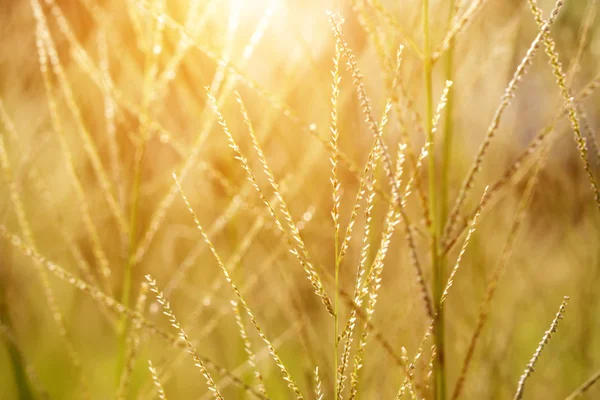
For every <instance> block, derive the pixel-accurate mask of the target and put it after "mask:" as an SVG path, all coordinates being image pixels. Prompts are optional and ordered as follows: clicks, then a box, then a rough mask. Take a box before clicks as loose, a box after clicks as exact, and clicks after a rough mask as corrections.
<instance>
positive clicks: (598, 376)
mask: <svg viewBox="0 0 600 400" xmlns="http://www.w3.org/2000/svg"><path fill="white" fill-rule="evenodd" d="M597 382H600V371H598V372H596V373H595V374H593V375H592V376H590V378H589V379H588V380H587V381H585V382H584V383H583V384H582V385H581V386H579V387H578V388H577V389H575V390H574V391H573V393H571V394H570V395H569V396H567V398H566V399H565V400H574V399H577V398H579V397H581V396H583V395H584V394H585V392H587V391H588V390H589V389H590V388H591V387H592V386H593V385H594V384H595V383H597Z"/></svg>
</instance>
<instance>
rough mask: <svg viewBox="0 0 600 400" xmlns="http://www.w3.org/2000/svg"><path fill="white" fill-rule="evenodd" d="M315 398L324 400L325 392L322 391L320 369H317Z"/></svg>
mask: <svg viewBox="0 0 600 400" xmlns="http://www.w3.org/2000/svg"><path fill="white" fill-rule="evenodd" d="M315 398H316V400H323V392H322V391H321V377H320V376H319V367H315Z"/></svg>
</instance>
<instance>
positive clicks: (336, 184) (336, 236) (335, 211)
mask: <svg viewBox="0 0 600 400" xmlns="http://www.w3.org/2000/svg"><path fill="white" fill-rule="evenodd" d="M340 58H341V51H340V46H339V44H338V43H336V45H335V57H334V58H333V71H332V72H331V75H332V77H333V83H332V85H331V90H332V93H331V128H330V130H331V148H332V149H333V151H332V152H331V158H330V160H331V178H330V180H331V186H332V197H333V206H332V210H331V218H332V219H333V230H334V233H333V241H334V244H333V248H334V252H333V254H334V257H335V260H334V271H335V272H334V274H335V294H334V300H333V307H334V315H333V376H334V377H335V378H334V399H336V400H338V399H339V400H341V393H340V390H339V382H341V378H340V376H339V373H338V359H339V350H338V349H339V341H338V340H337V338H338V336H339V328H340V327H339V325H340V322H339V318H340V307H339V301H340V300H339V297H340V296H339V287H340V263H341V259H340V249H339V246H340V202H341V199H340V185H341V184H340V181H339V180H338V157H337V149H338V145H339V136H340V131H339V128H338V100H339V97H340V81H341V77H340Z"/></svg>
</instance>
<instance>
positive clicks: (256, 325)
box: [173, 92, 304, 400]
mask: <svg viewBox="0 0 600 400" xmlns="http://www.w3.org/2000/svg"><path fill="white" fill-rule="evenodd" d="M209 93H210V92H209ZM173 179H175V182H176V184H177V187H178V189H179V191H180V193H181V197H182V199H183V201H184V203H185V205H186V207H187V209H188V211H189V212H190V214H191V216H192V218H193V219H194V223H195V224H196V227H197V228H198V230H199V231H200V234H201V235H202V238H203V239H204V240H205V241H206V244H207V245H208V247H209V248H210V251H211V253H212V254H213V256H214V257H215V259H216V261H217V264H218V265H219V268H220V269H221V271H222V272H223V275H224V276H225V280H226V281H227V283H229V285H230V286H231V289H232V290H233V292H234V294H235V296H236V297H237V299H238V301H239V304H240V305H241V306H242V308H243V309H244V311H245V312H246V314H248V317H249V318H250V321H251V322H252V325H254V328H255V329H256V331H257V332H258V335H259V336H260V338H261V339H262V340H263V341H264V342H265V344H266V345H267V347H268V348H269V352H270V353H271V356H272V357H273V360H274V361H275V364H276V365H277V367H279V369H280V371H281V374H282V376H283V379H284V380H285V381H286V383H287V385H288V387H289V388H290V389H291V390H292V391H293V392H294V393H295V395H296V399H297V400H302V399H304V396H302V394H301V392H300V389H299V387H298V385H297V384H296V382H295V381H294V380H293V379H292V377H291V375H290V373H289V371H288V369H287V368H286V367H285V365H284V364H283V362H282V361H281V358H280V357H279V355H278V354H277V351H276V350H275V347H273V345H272V343H271V341H270V340H269V339H268V338H267V336H266V335H265V333H264V331H263V330H262V328H261V327H260V325H259V323H258V321H257V320H256V317H255V316H254V313H253V312H252V311H251V310H250V307H249V306H248V303H247V302H246V300H245V299H244V297H243V296H242V292H240V290H239V289H238V287H237V286H236V285H235V283H234V282H233V280H232V279H231V276H230V274H229V271H227V269H226V268H225V264H223V262H222V261H221V257H220V256H219V254H218V253H217V250H216V249H215V247H214V246H213V244H212V242H211V241H210V239H209V237H208V236H207V235H206V232H204V229H203V228H202V225H200V221H199V220H198V217H197V215H196V213H195V212H194V210H193V209H192V207H191V205H190V203H189V201H188V199H187V197H186V196H185V194H184V192H183V189H182V187H181V185H180V183H179V181H178V180H177V176H176V175H173Z"/></svg>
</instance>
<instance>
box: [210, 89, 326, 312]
mask: <svg viewBox="0 0 600 400" xmlns="http://www.w3.org/2000/svg"><path fill="white" fill-rule="evenodd" d="M207 91H208V96H209V99H210V101H211V103H212V106H213V109H214V111H215V113H216V115H217V117H218V120H219V124H220V125H221V127H222V128H223V131H224V132H225V135H226V136H227V141H228V142H229V147H231V148H232V149H233V151H234V152H235V153H236V159H237V160H238V161H240V162H241V164H242V168H243V169H244V171H245V172H246V174H247V176H248V180H249V181H250V182H251V183H252V184H253V185H254V187H255V189H256V191H257V192H258V194H259V196H260V199H261V201H262V202H263V203H264V204H265V206H266V207H267V209H268V210H269V214H271V217H272V218H273V222H274V223H275V225H276V226H277V227H278V228H279V230H281V232H282V233H284V235H286V237H287V239H288V242H289V245H290V251H291V252H292V254H294V256H296V258H297V259H298V261H299V262H300V264H301V265H302V268H303V269H304V271H305V272H306V274H307V276H308V279H309V281H310V283H311V285H312V286H313V288H314V289H315V293H316V294H317V296H318V297H319V298H320V299H321V301H322V303H323V304H324V305H325V308H326V309H327V311H328V312H329V314H331V315H334V310H333V304H332V302H331V299H330V298H329V296H328V295H327V293H326V291H325V288H324V287H323V283H322V282H321V279H320V278H319V275H318V274H317V272H316V270H315V269H314V267H313V266H312V264H311V263H310V261H309V260H308V259H307V255H308V254H307V251H306V248H305V247H304V242H303V241H302V238H301V237H300V232H299V231H298V227H297V226H296V224H295V223H294V221H293V219H292V217H291V215H290V213H289V211H288V209H287V206H286V205H285V201H284V200H283V197H281V193H280V192H279V190H278V185H277V183H276V182H275V178H274V177H273V174H272V173H271V172H270V169H269V168H268V165H267V164H266V160H265V158H264V154H263V153H262V150H261V149H260V146H258V141H255V136H254V131H253V130H252V129H251V125H248V126H249V131H250V134H251V135H252V137H253V141H254V144H255V147H256V150H257V152H258V154H259V158H260V159H261V162H262V165H263V167H264V170H265V173H266V174H267V178H268V180H269V182H270V183H271V186H272V187H273V189H274V191H275V194H276V196H277V198H278V199H279V201H280V204H279V206H280V210H281V211H282V212H283V213H284V215H285V218H286V222H287V223H288V226H289V228H290V230H291V231H292V233H291V234H290V233H289V232H288V231H287V230H286V229H285V228H284V227H283V224H282V223H281V221H280V220H279V217H278V216H277V214H276V213H275V210H274V209H273V207H272V206H271V204H270V203H269V201H268V200H267V198H266V197H265V195H264V193H263V191H262V190H261V189H260V186H259V185H258V180H257V179H256V176H255V175H254V172H252V169H251V168H250V164H249V163H248V160H247V159H246V157H245V156H244V154H243V153H242V151H241V149H240V148H239V146H238V145H237V143H236V142H235V139H234V138H233V136H232V135H231V132H230V131H229V128H228V127H227V123H226V122H225V118H224V117H223V114H222V113H221V111H220V109H219V106H218V104H217V100H216V99H215V97H214V96H213V95H212V94H211V93H210V91H209V90H208V88H207ZM244 114H246V113H245V112H244ZM246 115H247V114H246ZM245 120H246V123H249V121H250V120H249V119H248V118H245ZM259 150H260V151H259Z"/></svg>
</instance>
